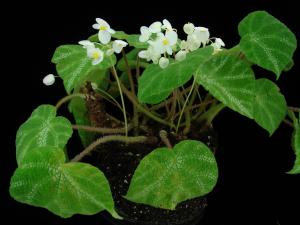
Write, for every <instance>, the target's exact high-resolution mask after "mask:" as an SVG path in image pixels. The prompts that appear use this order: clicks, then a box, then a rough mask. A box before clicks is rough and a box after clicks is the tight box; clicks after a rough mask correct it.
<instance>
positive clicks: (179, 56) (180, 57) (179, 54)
mask: <svg viewBox="0 0 300 225" xmlns="http://www.w3.org/2000/svg"><path fill="white" fill-rule="evenodd" d="M186 53H187V51H185V50H180V51H179V52H177V54H176V55H175V60H177V61H182V60H185V58H186Z"/></svg>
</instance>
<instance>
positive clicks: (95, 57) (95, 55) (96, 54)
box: [92, 52, 100, 59]
mask: <svg viewBox="0 0 300 225" xmlns="http://www.w3.org/2000/svg"><path fill="white" fill-rule="evenodd" d="M99 57H100V54H99V53H98V52H93V55H92V58H93V59H98V58H99Z"/></svg>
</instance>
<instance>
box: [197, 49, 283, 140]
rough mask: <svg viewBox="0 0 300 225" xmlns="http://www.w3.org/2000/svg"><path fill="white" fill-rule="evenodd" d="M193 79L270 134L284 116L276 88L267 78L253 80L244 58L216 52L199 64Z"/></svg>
mask: <svg viewBox="0 0 300 225" xmlns="http://www.w3.org/2000/svg"><path fill="white" fill-rule="evenodd" d="M198 71H199V73H197V75H196V80H197V82H198V83H199V84H201V85H203V86H204V88H205V89H207V90H208V91H209V92H210V93H211V94H212V95H213V96H214V97H215V98H217V99H218V100H219V101H221V102H222V103H224V104H225V105H226V106H228V107H229V108H231V109H232V110H234V111H237V112H238V113H240V114H242V115H244V116H247V117H248V118H250V119H254V120H255V121H256V122H257V123H258V124H259V125H260V126H261V127H263V128H264V129H266V130H267V131H268V132H269V133H270V135H271V134H273V132H274V131H275V130H276V129H277V128H278V126H279V124H280V122H281V121H282V120H283V118H284V116H285V115H286V107H287V106H286V102H285V99H284V96H283V95H282V94H280V92H279V88H278V87H277V86H276V85H275V84H274V83H273V82H271V81H269V80H267V79H259V80H255V77H254V73H253V71H252V70H251V68H250V66H249V65H248V64H247V62H245V61H244V60H241V59H240V58H238V57H237V56H234V55H232V54H227V53H226V52H224V53H219V54H217V55H214V56H212V57H211V58H210V59H209V60H208V61H206V63H205V64H202V65H201V66H200V67H199V70H198Z"/></svg>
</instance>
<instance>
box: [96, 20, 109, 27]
mask: <svg viewBox="0 0 300 225" xmlns="http://www.w3.org/2000/svg"><path fill="white" fill-rule="evenodd" d="M96 22H97V23H98V24H99V25H100V26H105V27H107V29H109V28H110V26H109V24H108V23H107V22H106V21H105V20H104V19H100V18H96Z"/></svg>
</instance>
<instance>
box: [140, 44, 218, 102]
mask: <svg viewBox="0 0 300 225" xmlns="http://www.w3.org/2000/svg"><path fill="white" fill-rule="evenodd" d="M212 52H213V48H212V47H206V48H200V49H198V50H196V51H193V52H191V53H188V54H187V56H186V59H185V60H183V61H180V62H179V61H171V63H170V65H169V66H168V67H167V68H166V69H161V68H160V67H159V66H158V65H155V64H152V65H149V66H148V67H147V68H146V69H145V71H144V72H143V74H142V76H141V77H140V79H139V81H138V99H139V101H140V102H141V103H149V104H157V103H159V102H161V101H163V100H164V99H166V98H167V97H168V96H169V95H170V94H171V93H172V91H173V90H174V89H175V88H177V87H180V86H182V85H184V84H185V83H186V82H187V81H188V80H190V78H191V77H192V75H193V73H195V72H196V70H197V68H198V67H199V65H200V64H201V63H203V62H204V61H205V60H206V59H208V58H209V57H210V55H211V54H212Z"/></svg>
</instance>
